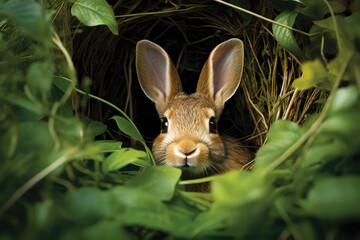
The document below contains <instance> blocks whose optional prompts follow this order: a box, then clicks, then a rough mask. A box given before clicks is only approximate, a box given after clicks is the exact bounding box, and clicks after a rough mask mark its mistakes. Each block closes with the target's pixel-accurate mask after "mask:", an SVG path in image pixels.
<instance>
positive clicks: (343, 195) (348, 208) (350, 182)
mask: <svg viewBox="0 0 360 240" xmlns="http://www.w3.org/2000/svg"><path fill="white" fill-rule="evenodd" d="M359 186H360V177H359V176H352V175H350V176H341V177H323V178H321V179H319V180H318V181H315V183H314V186H313V187H312V188H311V189H310V191H309V193H308V196H307V198H306V199H305V200H304V201H301V202H300V205H301V206H302V207H303V208H304V209H305V210H306V212H308V213H309V214H311V215H313V216H315V217H318V218H321V219H327V220H340V219H349V218H354V217H356V218H360V208H359V202H360V191H359Z"/></svg>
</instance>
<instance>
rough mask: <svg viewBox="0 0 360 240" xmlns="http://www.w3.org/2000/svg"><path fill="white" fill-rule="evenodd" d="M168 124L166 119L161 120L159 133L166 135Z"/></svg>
mask: <svg viewBox="0 0 360 240" xmlns="http://www.w3.org/2000/svg"><path fill="white" fill-rule="evenodd" d="M168 126H169V122H168V120H167V118H166V117H164V118H163V119H162V120H161V133H167V131H168Z"/></svg>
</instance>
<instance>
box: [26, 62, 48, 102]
mask: <svg viewBox="0 0 360 240" xmlns="http://www.w3.org/2000/svg"><path fill="white" fill-rule="evenodd" d="M52 75H53V74H52V65H51V64H50V63H49V62H35V63H33V64H32V65H31V66H30V69H29V71H28V73H27V75H26V83H27V84H28V86H29V88H30V91H31V92H32V93H33V94H34V95H37V96H41V97H42V100H45V99H46V98H47V97H48V96H49V94H50V89H51V85H52Z"/></svg>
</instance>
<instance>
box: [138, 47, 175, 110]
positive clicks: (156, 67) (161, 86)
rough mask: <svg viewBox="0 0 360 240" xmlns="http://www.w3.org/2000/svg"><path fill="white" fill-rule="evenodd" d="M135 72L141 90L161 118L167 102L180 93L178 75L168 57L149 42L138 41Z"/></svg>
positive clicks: (163, 51)
mask: <svg viewBox="0 0 360 240" xmlns="http://www.w3.org/2000/svg"><path fill="white" fill-rule="evenodd" d="M136 72H137V75H138V79H139V82H140V86H141V88H142V90H143V91H144V93H145V94H146V96H147V97H148V98H150V99H151V100H152V101H153V102H155V104H156V109H157V111H158V113H159V115H160V116H162V115H163V114H164V111H165V108H166V104H167V103H168V102H169V100H170V99H172V98H173V97H174V96H175V95H176V94H178V93H179V92H182V87H181V81H180V77H179V74H178V73H177V71H176V68H175V66H174V64H173V63H172V61H171V59H170V57H169V55H168V54H167V53H166V51H165V50H164V49H163V48H161V47H160V46H159V45H157V44H155V43H153V42H151V41H149V40H141V41H139V42H138V43H137V45H136Z"/></svg>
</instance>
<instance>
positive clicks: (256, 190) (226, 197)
mask: <svg viewBox="0 0 360 240" xmlns="http://www.w3.org/2000/svg"><path fill="white" fill-rule="evenodd" d="M264 176H265V175H263V172H261V171H254V172H245V171H239V170H233V171H230V172H228V173H226V174H224V175H222V176H219V177H218V178H216V179H215V180H214V181H213V182H212V184H211V189H212V192H213V194H214V198H215V202H216V204H220V205H227V206H238V205H242V204H245V203H248V202H252V201H254V200H258V199H260V198H262V197H264V195H265V194H266V192H267V190H268V189H267V186H266V185H265V182H264ZM234 182H236V183H238V184H236V185H234V184H233V183H234Z"/></svg>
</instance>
